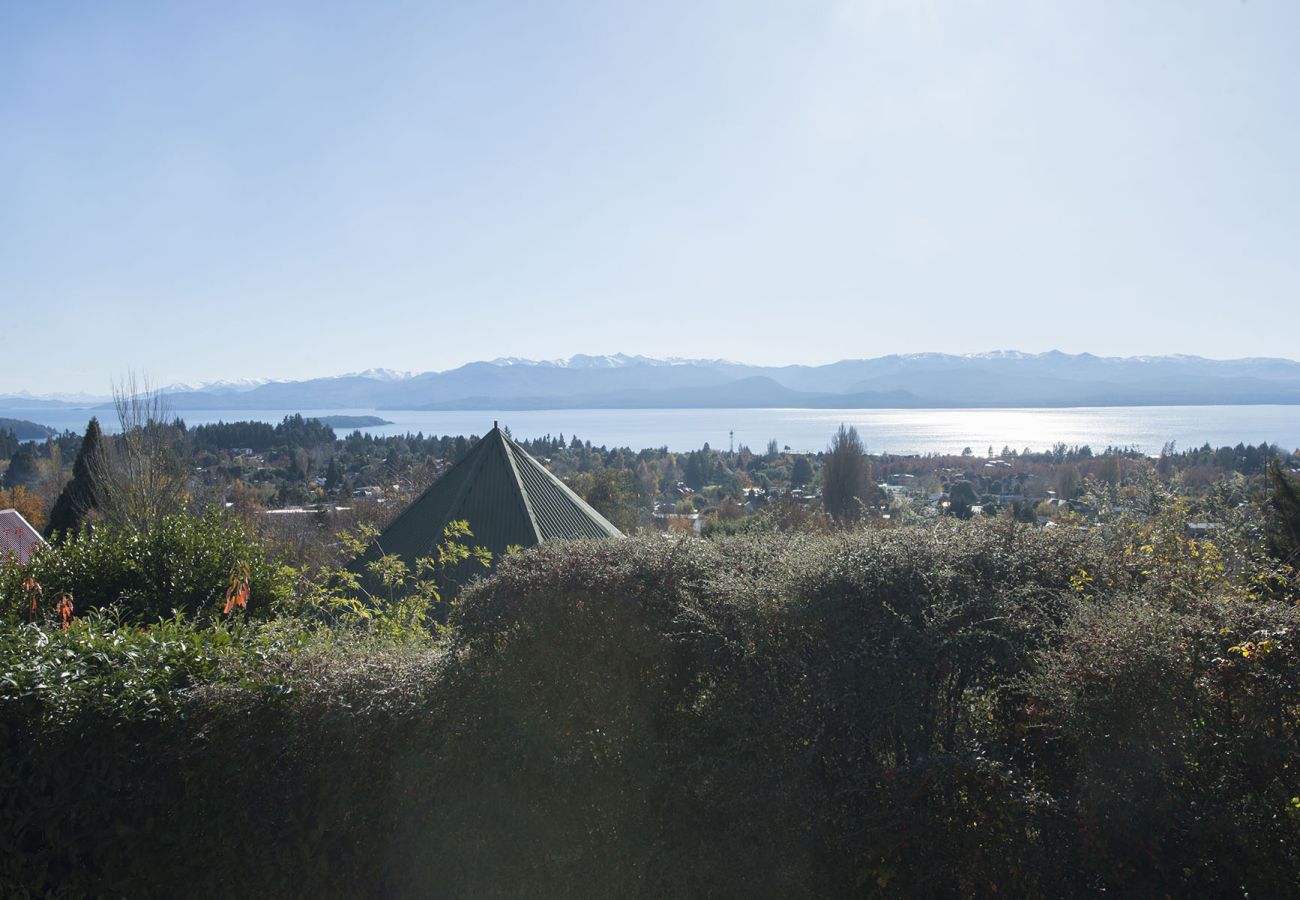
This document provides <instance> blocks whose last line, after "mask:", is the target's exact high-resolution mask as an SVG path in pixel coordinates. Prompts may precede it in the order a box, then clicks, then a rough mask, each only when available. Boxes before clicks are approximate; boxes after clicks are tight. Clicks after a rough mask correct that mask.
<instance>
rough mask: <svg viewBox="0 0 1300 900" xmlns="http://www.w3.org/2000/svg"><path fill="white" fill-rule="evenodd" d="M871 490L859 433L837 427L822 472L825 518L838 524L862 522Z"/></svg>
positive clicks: (852, 429) (869, 475)
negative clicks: (827, 516) (827, 517)
mask: <svg viewBox="0 0 1300 900" xmlns="http://www.w3.org/2000/svg"><path fill="white" fill-rule="evenodd" d="M873 489H874V486H873V485H872V483H871V466H870V464H869V463H868V462H867V453H866V450H865V449H864V448H863V446H862V439H861V438H860V437H858V430H857V429H856V428H854V427H853V426H851V425H850V426H849V427H848V428H845V427H844V426H843V425H840V430H839V431H837V432H836V433H835V437H833V438H832V439H831V447H830V450H829V451H828V452H827V454H826V464H825V466H823V468H822V498H823V503H824V504H825V506H826V512H827V514H828V515H830V517H831V518H833V519H835V520H836V521H839V522H855V521H857V520H858V519H861V518H862V516H863V514H864V512H865V511H866V510H865V504H866V503H867V501H868V500H869V499H870V498H871V494H872V491H873Z"/></svg>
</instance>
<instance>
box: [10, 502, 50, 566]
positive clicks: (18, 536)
mask: <svg viewBox="0 0 1300 900" xmlns="http://www.w3.org/2000/svg"><path fill="white" fill-rule="evenodd" d="M44 543H45V539H44V538H42V537H41V535H40V532H38V531H37V530H36V529H35V528H33V527H32V526H31V525H30V524H28V522H27V520H26V519H24V518H23V516H22V513H20V512H18V510H16V509H0V557H8V556H11V555H12V556H16V557H17V558H18V561H19V562H20V563H22V564H23V565H26V564H27V562H28V560H30V559H31V558H32V550H34V549H35V548H36V547H39V546H40V545H41V544H44Z"/></svg>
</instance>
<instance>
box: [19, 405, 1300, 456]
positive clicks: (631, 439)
mask: <svg viewBox="0 0 1300 900" xmlns="http://www.w3.org/2000/svg"><path fill="white" fill-rule="evenodd" d="M297 412H301V413H302V414H303V415H304V416H309V417H310V416H327V415H376V416H380V417H382V418H384V419H387V420H389V421H391V422H392V423H393V424H391V425H382V426H376V427H372V428H364V429H361V430H362V431H364V432H367V433H369V434H374V435H390V434H405V433H407V432H411V433H415V432H423V433H424V434H425V435H430V434H453V435H454V434H465V435H469V434H479V435H481V434H484V433H485V432H487V431H488V430H489V429H490V428H491V427H492V422H493V420H494V419H499V420H500V421H501V423H502V424H503V425H506V426H508V427H509V428H510V429H511V431H512V432H513V433H514V435H515V436H516V437H518V438H533V437H540V436H541V435H544V434H551V435H557V434H560V433H563V434H564V435H565V436H566V437H570V436H572V435H575V434H576V435H577V436H578V437H580V438H582V439H583V440H589V441H591V442H592V443H594V444H603V445H607V446H627V447H632V448H634V449H641V448H644V447H662V446H665V445H666V446H667V447H668V448H669V449H670V450H674V451H684V450H693V449H698V448H699V447H700V446H701V445H703V444H704V443H705V442H708V443H709V444H710V445H711V446H713V447H715V448H723V449H725V448H726V447H727V446H728V440H729V436H728V432H730V431H734V432H735V441H736V445H737V446H740V445H741V444H745V445H748V446H749V447H750V448H751V449H753V450H755V451H758V450H761V449H762V448H764V447H766V445H767V442H768V441H769V440H770V439H773V438H775V439H776V441H777V443H778V444H779V445H781V446H787V445H788V446H789V447H791V448H792V449H794V450H812V451H816V450H821V449H824V448H825V447H826V444H827V442H828V441H829V440H830V437H831V434H832V433H833V432H834V431H835V429H836V428H837V427H839V425H840V423H841V422H843V423H846V424H849V425H854V426H856V427H857V429H858V431H859V433H860V434H861V435H862V440H863V442H864V443H865V444H866V446H867V449H868V451H869V452H871V453H899V454H907V453H960V452H961V451H962V450H963V449H964V448H965V447H970V448H971V449H972V450H973V451H974V452H975V453H977V454H981V455H982V454H984V453H987V452H988V448H989V446H990V445H991V446H992V447H993V448H994V450H995V451H1000V450H1001V449H1002V447H1003V446H1004V445H1005V446H1010V447H1012V448H1014V449H1016V450H1023V449H1024V448H1026V447H1029V448H1031V449H1034V450H1045V449H1049V448H1050V447H1051V446H1052V444H1054V443H1056V442H1058V441H1062V442H1064V443H1066V444H1071V445H1073V444H1088V445H1090V446H1091V447H1092V448H1093V449H1094V450H1101V449H1103V448H1105V447H1107V446H1121V447H1136V448H1137V449H1139V450H1141V451H1143V452H1144V453H1147V454H1150V455H1156V454H1158V453H1159V452H1160V449H1161V447H1163V446H1164V445H1165V443H1166V442H1168V441H1175V442H1176V443H1177V445H1178V447H1179V448H1184V449H1185V448H1189V447H1199V446H1201V445H1202V444H1205V443H1209V444H1210V445H1211V446H1214V447H1219V446H1223V445H1233V446H1235V445H1236V444H1238V443H1247V444H1258V443H1260V442H1261V441H1268V442H1270V443H1274V444H1277V445H1279V446H1281V447H1283V448H1285V449H1288V450H1289V449H1293V448H1296V447H1300V406H1262V405H1261V406H1137V407H1079V408H1067V409H1055V408H1054V409H667V410H664V409H631V410H628V409H564V410H526V411H525V410H507V411H500V412H493V411H486V410H468V411H462V410H456V411H427V410H379V411H377V410H373V409H328V410H323V409H315V410H312V409H303V410H266V409H255V410H249V409H217V410H202V411H194V410H190V411H187V410H183V409H179V410H175V411H174V414H175V415H177V416H179V417H180V418H182V419H184V420H185V422H186V424H187V425H190V426H194V425H200V424H204V423H209V422H217V421H225V422H235V421H260V422H271V423H275V422H278V421H280V420H281V419H282V418H284V416H286V415H291V414H293V413H297ZM91 415H97V416H99V420H100V423H101V424H102V425H103V426H104V428H105V430H108V431H112V430H115V429H116V424H117V423H116V421H115V415H114V413H113V411H112V410H111V409H95V410H90V409H71V408H69V409H42V410H31V409H26V410H23V409H14V410H0V417H11V418H17V419H30V420H32V421H36V422H40V423H41V424H44V425H49V426H50V427H52V428H56V429H59V430H63V429H65V428H66V429H71V430H73V431H81V430H82V429H84V428H85V426H86V421H87V420H88V419H89V418H90V416H91ZM336 431H337V432H338V433H339V434H340V435H342V434H343V433H345V431H351V429H336Z"/></svg>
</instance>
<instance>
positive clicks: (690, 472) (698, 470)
mask: <svg viewBox="0 0 1300 900" xmlns="http://www.w3.org/2000/svg"><path fill="white" fill-rule="evenodd" d="M700 456H701V454H700V453H699V452H695V451H692V452H691V455H690V456H688V457H687V458H686V472H685V474H684V475H683V476H682V480H683V481H685V482H686V486H687V487H689V488H691V490H695V491H698V490H699V489H700V488H702V487H704V462H703V461H702V460H701V459H700Z"/></svg>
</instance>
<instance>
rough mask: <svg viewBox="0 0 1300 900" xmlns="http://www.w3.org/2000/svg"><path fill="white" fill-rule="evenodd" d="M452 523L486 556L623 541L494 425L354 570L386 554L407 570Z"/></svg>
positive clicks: (404, 513) (428, 552) (375, 543)
mask: <svg viewBox="0 0 1300 900" xmlns="http://www.w3.org/2000/svg"><path fill="white" fill-rule="evenodd" d="M458 520H464V521H466V522H468V523H469V528H470V531H472V532H473V535H474V536H473V537H472V538H470V539H469V541H468V543H470V544H473V545H477V546H482V547H486V548H487V549H488V550H490V551H492V555H493V558H497V557H499V556H500V555H502V554H504V553H505V552H506V549H507V548H509V547H521V548H522V547H532V546H534V545H536V544H543V543H546V542H548V541H558V540H570V539H574V538H621V537H622V536H623V533H622V532H620V531H619V530H618V529H617V528H615V527H614V526H613V525H612V524H610V523H609V521H607V520H606V519H605V517H604V516H602V515H601V514H600V513H598V512H596V510H594V509H592V508H591V506H590V505H588V504H587V502H586V501H584V500H583V499H582V498H581V497H579V496H578V495H577V494H575V493H574V492H573V491H572V490H571V489H570V488H569V486H568V485H566V484H565V483H564V482H562V481H560V479H558V478H556V477H555V476H554V475H553V474H551V472H550V471H549V470H548V469H547V468H546V467H545V466H543V465H542V464H541V463H539V462H538V461H537V460H535V459H533V458H532V457H531V456H529V455H528V453H527V452H526V451H525V450H524V449H523V448H522V447H520V446H519V445H518V444H516V443H515V442H514V441H513V440H511V439H510V437H509V435H507V434H506V433H505V432H504V431H503V430H501V428H500V427H498V425H497V423H495V422H494V423H493V426H492V430H491V431H489V432H488V433H487V435H485V436H484V437H483V438H482V439H481V440H479V442H478V443H476V444H475V445H474V446H473V447H472V448H471V449H470V451H469V453H468V454H466V456H465V458H464V459H462V460H461V461H460V462H458V463H456V465H454V466H452V467H451V468H450V469H449V470H448V471H447V472H446V473H445V474H444V475H443V476H442V477H441V478H439V479H438V480H437V481H435V482H434V483H433V484H432V485H431V486H430V487H429V489H428V490H426V491H425V492H424V493H423V494H421V495H420V496H419V497H417V498H416V499H415V500H414V501H412V502H411V505H410V506H408V507H407V508H406V509H405V510H403V511H402V513H401V514H400V515H399V516H398V517H397V518H396V519H394V520H393V522H392V524H390V525H389V526H388V527H387V528H385V529H384V530H383V532H382V533H380V535H379V537H378V538H376V539H375V541H373V542H372V543H371V545H370V546H369V547H368V548H367V550H366V552H365V553H364V554H363V555H362V556H361V557H360V558H359V559H357V560H356V561H355V562H354V563H353V571H356V572H358V574H362V573H364V572H365V566H366V564H367V563H368V562H371V561H373V560H375V559H378V558H379V557H380V556H381V555H393V554H396V555H397V556H398V557H400V558H401V559H402V560H403V561H404V562H405V563H406V564H407V565H408V566H412V567H413V566H414V564H415V561H416V560H417V559H419V558H420V557H424V556H430V555H432V553H433V550H434V547H435V546H437V545H438V544H439V543H440V542H441V541H442V540H443V530H444V529H445V528H446V527H447V525H448V524H449V523H451V522H455V521H458Z"/></svg>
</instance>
